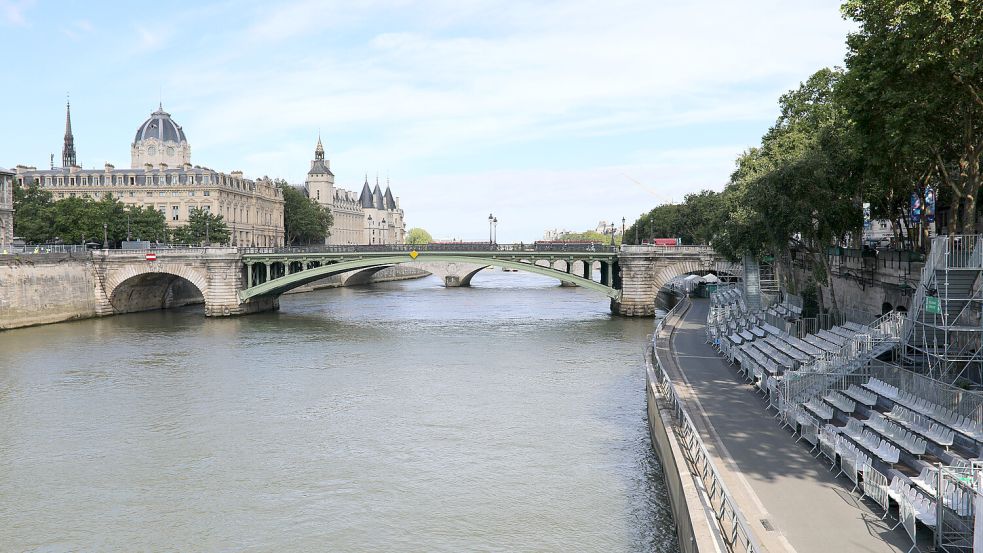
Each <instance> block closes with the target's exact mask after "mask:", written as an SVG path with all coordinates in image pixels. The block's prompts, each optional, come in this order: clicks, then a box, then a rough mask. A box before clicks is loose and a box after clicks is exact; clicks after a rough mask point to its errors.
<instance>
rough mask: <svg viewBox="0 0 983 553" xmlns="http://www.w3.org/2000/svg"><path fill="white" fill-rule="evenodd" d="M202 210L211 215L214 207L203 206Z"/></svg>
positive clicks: (209, 205)
mask: <svg viewBox="0 0 983 553" xmlns="http://www.w3.org/2000/svg"><path fill="white" fill-rule="evenodd" d="M201 209H203V210H204V211H205V213H211V212H212V206H211V204H208V205H203V206H201Z"/></svg>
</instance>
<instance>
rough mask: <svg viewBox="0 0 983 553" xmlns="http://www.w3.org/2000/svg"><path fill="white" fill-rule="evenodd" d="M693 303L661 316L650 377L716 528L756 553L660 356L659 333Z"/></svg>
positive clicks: (731, 546) (732, 547)
mask: <svg viewBox="0 0 983 553" xmlns="http://www.w3.org/2000/svg"><path fill="white" fill-rule="evenodd" d="M688 304H689V300H688V299H686V298H682V299H681V300H680V302H679V303H677V304H676V305H675V306H674V307H673V308H672V309H671V310H670V311H669V313H668V315H667V316H666V317H665V318H663V319H661V320H659V322H658V323H656V326H655V334H654V336H653V338H652V347H651V349H650V351H651V355H646V370H647V371H648V373H649V374H648V378H649V381H650V382H651V383H652V385H654V386H655V387H656V388H657V389H658V390H659V392H660V393H661V394H662V397H663V398H664V400H665V402H666V403H667V404H668V406H669V407H670V408H671V409H672V412H673V415H674V417H675V420H676V422H677V425H678V426H677V428H676V430H677V435H678V436H679V437H680V442H681V443H680V445H681V446H683V451H684V453H685V455H686V458H687V461H688V462H689V465H690V469H691V470H692V471H693V472H694V474H696V475H698V476H699V478H700V480H701V482H702V483H703V491H704V492H705V493H706V495H707V499H708V501H709V504H710V506H711V508H712V509H713V514H714V519H715V521H716V523H717V525H716V528H715V530H716V531H717V532H719V536H720V538H721V539H722V540H723V542H724V543H725V544H726V546H727V550H728V551H730V552H746V553H753V552H758V551H761V547H760V546H759V545H758V542H757V540H756V539H755V537H754V535H753V534H752V532H751V528H750V526H749V525H748V523H747V521H746V520H745V518H744V515H743V514H741V512H740V509H738V507H737V505H736V504H735V502H734V499H733V496H732V495H731V493H730V492H729V491H728V489H727V486H726V485H725V484H724V481H723V479H722V478H721V477H720V473H719V472H718V471H717V468H716V467H715V466H714V464H713V461H712V459H711V457H710V454H709V453H708V452H707V448H706V444H704V442H703V438H702V437H700V433H699V431H698V430H697V428H696V425H695V424H693V419H692V418H691V417H690V414H689V411H688V410H687V409H686V407H685V405H683V402H682V400H681V399H680V398H679V395H678V393H677V391H676V386H675V384H673V382H672V379H671V378H670V377H669V373H668V372H666V370H665V367H664V365H663V362H662V360H661V359H660V357H659V348H658V344H657V341H658V339H659V334H660V333H661V332H662V330H663V329H664V327H665V324H666V320H668V319H669V318H670V317H676V316H679V314H680V313H681V312H682V311H683V309H684V307H685V306H687V305H688Z"/></svg>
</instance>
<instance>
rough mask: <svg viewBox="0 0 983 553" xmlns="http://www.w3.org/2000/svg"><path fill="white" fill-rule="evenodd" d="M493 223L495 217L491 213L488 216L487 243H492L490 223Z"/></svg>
mask: <svg viewBox="0 0 983 553" xmlns="http://www.w3.org/2000/svg"><path fill="white" fill-rule="evenodd" d="M493 221H495V216H494V215H492V214H491V213H489V214H488V243H489V244H491V243H492V222H493Z"/></svg>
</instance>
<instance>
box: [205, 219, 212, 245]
mask: <svg viewBox="0 0 983 553" xmlns="http://www.w3.org/2000/svg"><path fill="white" fill-rule="evenodd" d="M209 223H211V221H209V220H208V219H205V245H206V246H211V245H212V242H211V240H209V239H208V226H209Z"/></svg>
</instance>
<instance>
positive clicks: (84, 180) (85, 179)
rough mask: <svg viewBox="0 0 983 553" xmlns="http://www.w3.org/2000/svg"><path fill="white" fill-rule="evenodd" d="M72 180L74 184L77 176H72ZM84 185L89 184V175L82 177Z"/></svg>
mask: <svg viewBox="0 0 983 553" xmlns="http://www.w3.org/2000/svg"><path fill="white" fill-rule="evenodd" d="M72 181H73V184H74V181H75V178H72ZM82 186H89V179H88V178H87V177H82Z"/></svg>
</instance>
